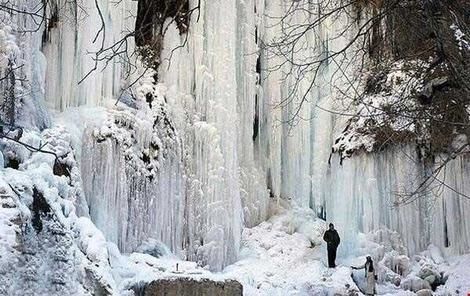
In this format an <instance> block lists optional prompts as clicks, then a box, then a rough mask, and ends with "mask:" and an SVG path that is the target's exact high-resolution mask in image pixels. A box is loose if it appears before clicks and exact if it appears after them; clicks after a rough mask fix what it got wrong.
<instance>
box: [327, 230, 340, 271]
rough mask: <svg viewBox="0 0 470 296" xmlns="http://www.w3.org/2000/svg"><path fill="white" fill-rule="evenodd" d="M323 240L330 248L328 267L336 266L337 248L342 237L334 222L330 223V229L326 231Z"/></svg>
mask: <svg viewBox="0 0 470 296" xmlns="http://www.w3.org/2000/svg"><path fill="white" fill-rule="evenodd" d="M323 240H324V241H325V242H326V247H327V250H328V267H330V268H335V267H336V263H335V260H336V250H337V249H338V245H339V243H340V239H339V235H338V232H337V231H336V229H335V226H334V225H333V223H330V227H329V229H328V230H327V231H325V234H324V235H323Z"/></svg>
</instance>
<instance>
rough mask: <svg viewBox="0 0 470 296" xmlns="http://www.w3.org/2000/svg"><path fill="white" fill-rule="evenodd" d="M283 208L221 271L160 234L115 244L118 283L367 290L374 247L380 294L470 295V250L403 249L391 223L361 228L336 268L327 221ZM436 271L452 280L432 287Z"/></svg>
mask: <svg viewBox="0 0 470 296" xmlns="http://www.w3.org/2000/svg"><path fill="white" fill-rule="evenodd" d="M275 211H276V213H275V215H273V216H272V217H271V218H270V219H269V220H268V221H265V222H263V223H261V224H260V225H258V226H256V227H253V228H245V229H244V231H243V236H242V250H241V256H240V260H239V261H237V262H236V263H234V264H232V265H230V266H228V267H226V268H225V269H224V271H222V272H220V273H212V272H210V271H208V270H207V268H204V267H200V266H198V265H197V264H196V263H194V262H188V261H182V260H180V259H178V258H177V257H176V256H174V255H172V254H171V253H170V252H169V250H168V249H167V248H166V247H165V246H163V245H161V244H160V243H158V242H155V241H154V242H151V243H148V244H147V245H146V247H144V248H143V250H145V252H146V253H148V254H143V253H132V254H130V255H122V254H120V253H119V251H118V250H117V248H116V246H115V245H114V244H108V251H109V254H110V260H109V262H110V265H111V268H112V274H113V277H114V279H115V281H116V283H120V284H118V286H117V290H118V291H119V293H120V294H126V295H132V292H131V291H130V290H129V289H130V288H131V287H135V286H139V285H140V286H141V285H145V283H148V282H151V281H152V280H156V279H172V278H178V277H184V278H192V279H197V280H201V279H211V280H215V281H223V280H226V279H235V280H237V281H239V282H240V283H241V284H242V285H243V290H244V295H363V294H362V292H361V291H362V289H363V285H364V272H363V270H358V271H353V270H352V269H351V268H350V266H351V265H355V266H357V265H360V264H362V263H363V262H364V260H365V254H370V255H372V257H373V258H374V260H376V262H378V263H376V268H377V273H378V276H379V280H378V285H377V291H378V294H379V295H416V293H418V295H432V294H433V295H466V293H467V291H470V264H469V263H470V256H469V255H465V256H459V257H450V258H444V257H443V256H442V254H440V252H439V250H438V249H437V248H435V247H432V246H431V247H430V248H429V250H427V251H425V252H423V253H422V254H420V255H418V256H414V257H413V258H411V259H410V258H408V257H407V256H406V255H400V254H399V253H400V250H404V247H403V246H402V245H399V241H400V240H399V238H398V237H397V236H396V233H393V232H390V231H386V230H383V231H380V232H377V233H375V234H368V235H359V236H358V240H360V245H361V247H360V248H359V249H357V250H347V251H346V253H350V255H349V256H347V257H339V258H338V259H337V264H338V267H337V268H334V269H330V268H328V267H327V264H326V248H325V244H324V243H322V236H323V232H324V230H325V229H326V226H327V224H326V222H325V221H323V220H320V219H318V218H316V217H315V215H314V213H313V212H312V211H311V210H308V209H302V208H299V207H296V206H289V205H287V206H286V205H284V207H280V208H277V209H276V210H275ZM373 240H380V241H381V242H382V243H384V244H382V245H380V244H378V243H376V242H374V241H373ZM340 248H341V246H340ZM151 253H153V254H154V255H155V253H157V254H159V256H161V257H159V258H157V257H154V256H151V255H149V254H151ZM392 269H393V270H392ZM435 275H438V276H439V275H442V276H443V278H445V279H446V282H445V285H441V286H439V287H438V288H437V290H436V291H435V292H432V290H431V285H430V284H429V281H431V280H432V278H429V276H431V277H432V276H435ZM429 293H432V294H429Z"/></svg>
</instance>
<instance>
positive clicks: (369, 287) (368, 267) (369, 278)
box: [351, 256, 377, 296]
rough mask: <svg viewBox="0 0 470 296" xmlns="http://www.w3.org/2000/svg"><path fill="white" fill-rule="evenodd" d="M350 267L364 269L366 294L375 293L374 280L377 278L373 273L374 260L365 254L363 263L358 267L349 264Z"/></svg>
mask: <svg viewBox="0 0 470 296" xmlns="http://www.w3.org/2000/svg"><path fill="white" fill-rule="evenodd" d="M351 268H352V269H362V268H364V269H365V277H366V291H365V294H366V295H368V296H369V295H370V296H372V295H375V294H376V290H375V281H376V279H377V275H376V274H375V269H374V262H373V261H372V258H371V257H370V256H367V258H366V263H364V264H363V265H362V266H359V267H354V266H351Z"/></svg>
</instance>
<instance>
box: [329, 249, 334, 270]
mask: <svg viewBox="0 0 470 296" xmlns="http://www.w3.org/2000/svg"><path fill="white" fill-rule="evenodd" d="M327 250H328V267H335V259H334V248H332V247H328V248H327Z"/></svg>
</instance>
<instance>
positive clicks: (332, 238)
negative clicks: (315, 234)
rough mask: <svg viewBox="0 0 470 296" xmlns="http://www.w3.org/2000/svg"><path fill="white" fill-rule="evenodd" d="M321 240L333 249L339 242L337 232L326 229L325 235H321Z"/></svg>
mask: <svg viewBox="0 0 470 296" xmlns="http://www.w3.org/2000/svg"><path fill="white" fill-rule="evenodd" d="M323 240H324V241H325V242H326V243H327V244H328V246H333V247H335V248H337V247H338V245H339V242H340V239H339V235H338V232H337V231H336V230H335V229H333V230H330V229H328V230H327V231H325V234H324V235H323Z"/></svg>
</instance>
